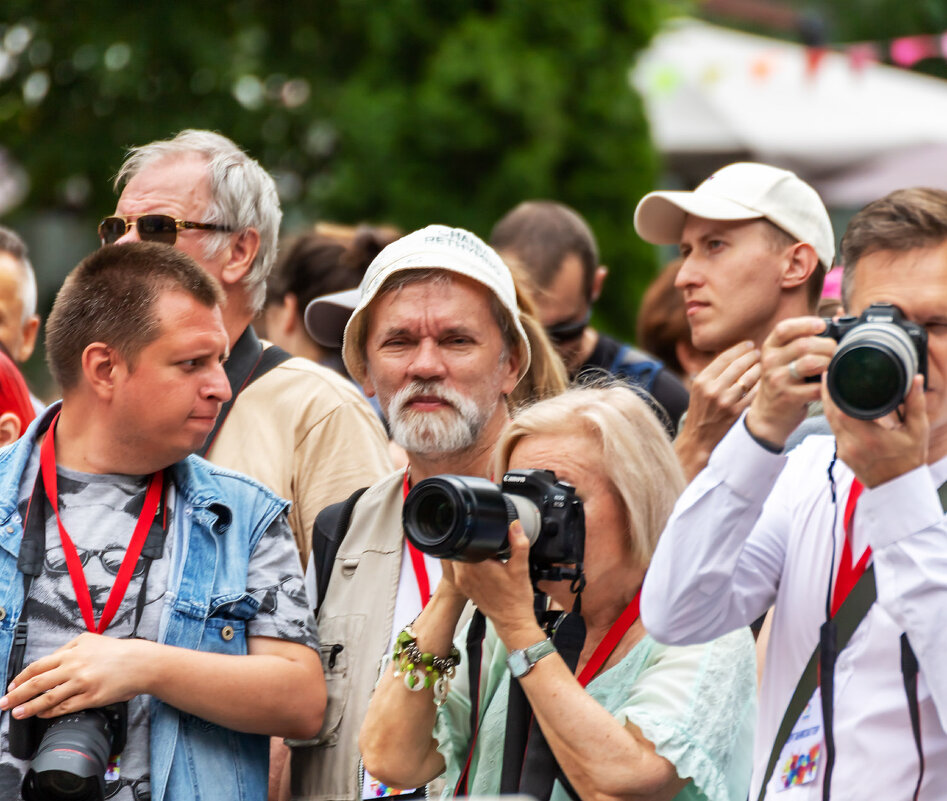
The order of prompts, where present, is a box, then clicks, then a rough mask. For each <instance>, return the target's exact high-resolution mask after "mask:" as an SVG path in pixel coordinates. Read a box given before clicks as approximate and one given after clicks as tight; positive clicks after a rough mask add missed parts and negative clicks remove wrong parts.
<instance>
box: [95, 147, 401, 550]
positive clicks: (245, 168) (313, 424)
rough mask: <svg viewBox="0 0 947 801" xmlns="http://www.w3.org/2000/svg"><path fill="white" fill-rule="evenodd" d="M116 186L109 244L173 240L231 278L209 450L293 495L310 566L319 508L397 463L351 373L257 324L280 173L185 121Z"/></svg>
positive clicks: (140, 154)
mask: <svg viewBox="0 0 947 801" xmlns="http://www.w3.org/2000/svg"><path fill="white" fill-rule="evenodd" d="M115 188H116V190H119V189H121V196H120V197H119V200H118V204H117V206H116V209H115V215H114V216H112V217H106V218H105V219H104V220H102V222H101V223H100V225H99V236H100V238H101V240H102V243H103V245H109V244H113V243H115V242H128V241H135V240H139V239H144V240H149V241H156V242H163V243H165V244H168V245H173V246H174V247H176V248H178V249H179V250H182V251H184V252H185V253H187V254H188V255H190V256H191V257H192V258H194V260H195V261H197V263H198V264H200V265H201V267H203V268H204V269H205V270H206V271H207V272H208V273H210V274H211V275H212V276H214V278H216V279H217V280H218V281H219V282H220V284H221V286H222V287H223V289H224V293H225V296H226V304H225V306H224V308H223V314H224V326H225V328H226V330H227V335H228V336H229V338H230V343H231V356H230V359H229V360H228V362H227V364H226V366H225V369H226V371H227V377H228V379H229V380H230V385H231V391H232V393H233V396H234V398H233V400H232V401H231V402H230V404H225V405H224V407H223V409H222V410H221V413H220V416H219V417H218V419H217V426H216V427H215V429H214V431H212V432H211V434H210V436H209V437H208V439H207V441H206V442H205V444H204V448H203V450H202V451H201V455H205V456H206V457H207V458H208V459H209V460H210V461H212V462H214V463H215V464H218V465H221V466H223V467H228V468H230V469H233V470H238V471H240V472H241V473H246V474H247V475H249V476H251V477H253V478H255V479H257V480H258V481H261V482H262V483H263V484H265V485H267V486H268V487H270V488H271V489H272V490H274V491H275V492H276V493H277V494H279V495H281V496H282V497H284V498H287V499H288V500H290V501H292V508H291V510H290V516H289V520H290V526H291V528H292V530H293V535H294V536H295V538H296V544H297V547H298V548H299V552H300V557H301V559H302V560H303V563H305V561H306V559H307V557H308V551H309V542H310V532H311V530H312V523H313V520H314V519H315V516H316V513H317V512H318V511H319V510H320V509H322V508H323V507H324V506H326V505H328V504H330V503H332V502H334V501H337V500H340V499H342V498H345V497H346V496H347V495H348V494H349V493H350V492H352V490H353V489H355V488H356V487H359V486H363V485H364V484H366V483H367V482H371V481H374V480H376V479H378V478H379V477H380V476H382V475H384V474H385V473H386V472H387V471H388V469H389V467H390V461H389V458H388V451H387V439H386V437H385V434H384V431H383V430H382V428H381V425H380V423H379V422H378V420H377V418H376V417H375V414H374V413H373V412H372V410H371V408H370V407H369V406H368V404H367V403H365V401H364V399H363V398H362V397H361V396H360V395H359V393H358V392H357V391H356V390H355V389H354V388H353V387H352V386H351V384H350V382H348V381H346V380H345V379H343V378H340V377H339V376H337V375H336V374H334V373H333V372H332V371H330V370H327V369H325V368H323V367H320V366H318V365H315V364H314V363H312V362H310V361H309V360H306V359H300V358H293V359H291V358H289V357H288V354H285V353H284V352H282V351H280V349H279V348H275V347H272V346H268V343H261V342H260V341H259V340H258V339H257V338H256V335H255V334H254V332H253V329H252V327H251V326H250V322H251V320H252V319H253V318H254V316H255V315H256V313H257V312H258V311H259V310H260V309H261V308H262V306H263V302H264V299H265V294H266V278H267V275H268V274H269V272H270V270H271V269H272V267H273V264H274V263H275V260H276V250H277V236H278V233H279V225H280V218H281V217H282V212H281V210H280V205H279V198H278V196H277V193H276V185H275V183H274V181H273V179H272V177H271V176H270V175H269V174H268V173H267V172H266V171H265V170H264V169H263V168H262V167H261V166H260V164H259V163H257V162H256V161H255V160H253V159H252V158H250V157H249V156H248V155H247V154H246V153H244V152H243V151H242V150H241V149H240V148H239V147H237V145H236V144H234V143H233V142H232V141H231V140H229V139H227V138H226V137H224V136H221V135H220V134H217V133H213V132H211V131H199V130H185V131H182V132H181V133H179V134H178V135H177V136H175V137H173V138H172V139H168V140H164V141H158V142H151V143H150V144H147V145H142V146H140V147H135V148H132V149H131V150H130V151H129V153H128V156H127V158H126V159H125V163H124V164H123V165H122V167H121V169H120V170H119V172H118V175H117V177H116V179H115Z"/></svg>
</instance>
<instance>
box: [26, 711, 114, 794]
mask: <svg viewBox="0 0 947 801" xmlns="http://www.w3.org/2000/svg"><path fill="white" fill-rule="evenodd" d="M112 734H113V733H112V729H111V727H110V726H109V723H108V720H107V718H106V716H105V714H104V713H102V712H100V711H99V710H95V709H90V710H85V711H83V712H78V713H76V714H73V715H64V716H63V717H62V718H60V719H59V720H57V721H56V722H55V723H53V724H52V725H51V726H50V727H49V728H48V729H47V730H46V733H45V734H44V735H43V739H42V741H41V742H40V744H39V748H37V750H36V756H35V757H33V761H32V763H31V765H30V769H29V771H27V774H26V777H25V779H24V780H23V798H24V799H26V801H60V800H61V801H97V799H101V798H102V797H103V796H104V793H105V778H104V777H105V770H106V768H107V767H108V760H109V756H110V754H111V749H112Z"/></svg>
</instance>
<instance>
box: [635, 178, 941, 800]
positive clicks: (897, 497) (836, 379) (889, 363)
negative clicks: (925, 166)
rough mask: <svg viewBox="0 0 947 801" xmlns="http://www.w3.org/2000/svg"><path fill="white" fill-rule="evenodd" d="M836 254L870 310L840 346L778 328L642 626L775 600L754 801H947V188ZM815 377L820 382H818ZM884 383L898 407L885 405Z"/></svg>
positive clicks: (722, 623) (820, 333) (874, 207)
mask: <svg viewBox="0 0 947 801" xmlns="http://www.w3.org/2000/svg"><path fill="white" fill-rule="evenodd" d="M842 256H843V261H844V264H845V276H844V279H843V298H842V299H843V303H844V305H845V308H846V309H847V310H848V311H849V312H850V313H852V314H853V315H862V316H861V317H860V319H858V320H857V321H852V320H847V321H844V322H840V323H839V324H836V325H831V326H829V327H830V329H832V330H830V331H829V333H830V336H825V333H826V328H827V325H826V322H825V321H823V320H820V319H818V318H814V317H802V318H797V319H790V320H784V321H783V322H781V323H779V324H778V325H777V326H776V327H775V329H774V330H773V331H772V333H770V335H769V336H768V337H767V339H766V341H765V343H764V345H763V349H762V356H761V361H760V363H761V367H762V374H761V377H760V381H759V386H758V391H757V392H756V394H755V396H754V398H753V401H752V403H751V404H750V407H749V409H748V411H747V412H746V414H745V415H744V416H743V417H742V419H741V420H740V422H738V424H737V425H735V426H734V427H733V428H732V429H731V430H730V431H729V433H728V434H727V435H726V436H725V437H724V439H723V440H722V441H721V442H720V444H719V445H718V446H717V448H716V449H715V450H714V452H713V455H712V456H711V458H710V461H709V464H708V466H707V468H706V469H705V470H704V471H703V472H702V473H701V474H700V475H699V476H698V477H697V478H696V479H695V480H694V482H693V483H692V484H691V485H690V486H689V487H688V488H687V490H686V491H685V493H684V495H683V496H682V497H681V499H680V501H679V502H678V505H677V508H676V509H675V513H674V515H673V516H672V518H671V521H670V522H669V524H668V527H667V528H666V530H665V532H664V534H663V535H662V539H661V541H660V543H659V545H658V549H657V552H656V554H655V557H654V559H653V561H652V563H651V568H650V570H649V573H648V576H647V578H646V580H645V585H644V593H643V597H642V618H643V619H644V622H645V625H646V626H647V627H648V630H649V631H650V632H651V633H652V634H653V635H654V636H655V637H656V638H657V639H659V640H663V641H665V642H671V643H691V642H696V641H705V640H708V639H710V638H713V637H717V636H719V635H720V634H722V633H723V632H725V631H729V630H731V629H734V628H737V627H739V626H743V625H746V624H748V623H749V622H750V621H752V620H754V619H755V618H756V617H757V616H758V615H760V614H761V613H762V612H763V611H765V610H766V609H767V608H768V607H769V606H771V605H772V604H774V603H775V608H776V612H775V616H774V618H773V629H772V634H771V639H770V643H769V652H768V654H767V659H766V668H765V673H764V676H763V683H762V688H761V698H760V717H759V723H758V727H757V737H756V748H755V759H754V763H755V769H754V777H753V789H752V791H751V798H753V799H757V798H760V799H761V798H763V797H764V795H765V797H767V798H774V797H780V798H785V799H787V801H799V800H800V799H806V800H807V801H808V800H809V799H817V798H823V799H826V798H829V797H835V798H885V799H895V798H897V799H905V798H911V797H913V798H915V799H941V798H944V797H947V733H945V728H947V726H945V724H947V673H945V671H944V670H943V663H944V658H945V656H947V634H945V630H944V626H943V618H944V615H945V613H947V561H945V556H944V554H945V549H944V543H945V542H947V539H945V535H947V520H945V517H944V501H945V499H947V491H945V490H947V487H945V481H947V385H945V381H947V311H945V310H947V270H945V266H944V265H945V264H947V192H943V191H939V190H931V189H910V190H902V191H898V192H894V193H892V194H891V195H889V196H887V197H885V198H882V199H881V200H878V201H876V202H874V203H872V204H870V205H868V206H867V207H866V208H865V209H863V210H862V211H861V212H859V213H858V214H857V215H856V216H855V217H854V219H853V220H852V222H851V224H850V225H849V228H848V230H847V232H846V234H845V237H844V238H843V240H842ZM881 304H893V305H894V306H895V307H897V309H898V310H899V312H903V315H904V318H905V321H902V320H900V319H899V314H898V313H894V312H893V310H892V309H891V308H890V307H888V306H885V305H881ZM866 312H867V313H866ZM912 324H913V325H912ZM915 325H916V326H919V327H920V329H923V332H921V331H920V330H919V329H917V328H915ZM831 335H837V336H839V337H840V340H841V341H840V343H839V344H838V345H837V344H836V342H835V341H834V338H833V336H831ZM925 338H926V354H925V352H924V341H923V340H924V339H925ZM855 345H857V346H858V348H857V350H856V349H855V347H854V346H855ZM852 354H855V355H854V357H853V356H852ZM847 359H853V361H854V362H855V363H856V364H857V369H856V370H854V371H850V370H848V369H847V366H846V365H845V361H846V360H847ZM925 362H926V365H925ZM827 368H828V369H827ZM826 370H827V372H826ZM823 372H826V376H825V378H824V379H823V382H822V385H821V386H820V384H818V383H815V382H813V381H811V380H807V379H811V378H812V377H818V376H820V375H821V374H822V373H823ZM885 375H889V376H892V377H894V379H895V380H894V381H892V382H891V384H890V385H888V386H887V387H886V386H885V384H884V383H883V381H882V380H881V378H882V377H883V376H885ZM865 376H869V380H867V381H865V383H864V384H863V385H862V386H863V387H864V389H863V390H862V395H863V397H862V398H861V400H862V401H863V402H860V397H859V390H858V383H857V382H859V381H861V380H862V379H863V378H864V377H865ZM853 382H856V383H853ZM884 390H886V391H887V392H889V393H890V392H894V393H895V395H894V396H893V403H891V404H888V403H883V402H882V403H879V399H881V400H884V399H883V398H881V395H884V394H885V391H884ZM875 395H876V396H877V397H871V396H875ZM819 398H821V400H822V401H823V403H824V406H825V413H826V417H827V419H828V421H829V423H830V425H831V427H832V431H833V433H834V435H835V437H834V439H830V438H827V437H811V438H809V439H807V440H806V441H805V442H804V443H803V444H802V445H800V446H799V447H798V448H797V449H796V450H794V451H793V452H792V453H791V454H789V455H788V457H787V456H786V455H785V454H783V453H781V451H782V448H783V446H784V444H785V442H786V439H787V437H788V436H789V434H790V432H791V431H792V430H793V429H794V428H795V427H796V425H798V423H799V421H800V420H801V419H802V417H803V415H804V413H805V406H806V404H807V403H808V402H810V401H813V400H816V399H819ZM836 399H839V400H841V401H842V406H844V407H845V409H846V411H847V412H848V413H847V414H846V413H843V411H842V409H841V408H840V405H839V404H838V403H836ZM899 401H903V402H901V403H899ZM895 404H897V408H896V410H895V411H894V412H892V413H890V414H887V415H883V416H878V415H880V414H882V413H883V411H884V409H885V408H886V406H891V405H895ZM682 554H686V555H687V556H686V558H683V559H682V558H681V555H682ZM775 793H781V795H779V796H776V795H775Z"/></svg>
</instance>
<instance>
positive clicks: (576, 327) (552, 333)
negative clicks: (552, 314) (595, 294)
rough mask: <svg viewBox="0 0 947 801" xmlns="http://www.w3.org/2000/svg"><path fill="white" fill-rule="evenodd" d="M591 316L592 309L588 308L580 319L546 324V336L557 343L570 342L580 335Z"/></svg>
mask: <svg viewBox="0 0 947 801" xmlns="http://www.w3.org/2000/svg"><path fill="white" fill-rule="evenodd" d="M591 318H592V310H591V309H590V310H589V311H588V312H586V314H585V317H583V318H582V319H581V320H570V321H569V322H565V323H556V324H555V325H550V326H547V327H546V336H548V337H549V338H550V339H551V340H552V341H553V342H555V343H556V344H557V345H562V344H564V343H566V342H572V340H574V339H578V338H579V337H580V336H582V334H583V333H584V332H585V329H586V327H587V326H588V324H589V320H590V319H591Z"/></svg>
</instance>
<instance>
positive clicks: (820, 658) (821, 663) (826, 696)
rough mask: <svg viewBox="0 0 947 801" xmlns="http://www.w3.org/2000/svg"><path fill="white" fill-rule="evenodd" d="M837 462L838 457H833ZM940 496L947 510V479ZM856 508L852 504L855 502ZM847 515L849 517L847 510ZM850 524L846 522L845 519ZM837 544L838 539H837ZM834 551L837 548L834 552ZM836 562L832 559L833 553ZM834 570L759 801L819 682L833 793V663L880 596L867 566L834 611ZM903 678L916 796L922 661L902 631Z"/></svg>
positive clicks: (826, 774) (826, 786) (826, 779)
mask: <svg viewBox="0 0 947 801" xmlns="http://www.w3.org/2000/svg"><path fill="white" fill-rule="evenodd" d="M833 464H834V459H833ZM829 478H830V481H831V486H832V496H833V502H834V501H835V486H834V477H833V476H832V473H831V467H830V472H829ZM937 496H938V498H939V499H940V503H941V507H942V508H943V509H944V511H945V512H947V482H945V483H944V484H942V485H941V486H940V487H939V488H938V490H937ZM853 509H854V506H853ZM846 517H848V518H850V515H849V514H848V513H847V514H846ZM845 525H846V527H847V523H846V524H845ZM833 543H834V540H833ZM833 556H834V552H833ZM833 562H834V558H833ZM832 584H833V581H832V575H831V573H830V580H829V589H828V591H827V597H826V610H827V618H828V619H827V620H826V621H825V623H824V624H823V625H822V627H821V628H820V630H819V643H818V644H817V645H816V647H815V650H814V651H813V652H812V655H811V656H810V657H809V661H808V663H807V664H806V666H805V668H804V669H803V672H802V675H801V676H800V678H799V682H798V683H797V685H796V688H795V690H794V692H793V695H792V697H791V698H790V701H789V704H788V706H787V707H786V711H785V713H784V714H783V718H782V721H781V722H780V724H779V729H778V731H777V733H776V738H775V740H774V742H773V747H772V749H771V751H770V755H769V760H768V762H767V765H766V770H765V771H764V773H763V777H762V782H761V783H760V791H759V797H758V801H763V799H764V798H765V796H766V789H767V785H768V784H769V781H770V777H771V776H772V775H773V772H774V770H775V768H776V762H777V760H778V759H779V755H780V753H781V752H782V749H783V746H785V744H786V742H787V741H788V739H789V735H790V734H791V733H792V729H793V726H794V725H795V723H796V721H797V720H798V718H799V716H800V715H801V714H802V712H803V710H804V709H805V707H806V704H807V703H808V701H809V699H810V698H811V697H812V694H813V692H814V691H815V688H816V687H821V701H822V704H821V706H822V725H823V731H824V734H825V766H824V769H823V780H822V798H823V801H829V799H830V798H831V786H832V772H833V769H834V767H835V755H836V749H835V736H834V735H835V730H834V709H833V700H834V694H835V665H836V662H837V660H838V655H839V654H840V653H841V652H842V650H843V649H844V648H845V646H846V645H848V641H849V639H850V638H851V636H852V635H853V634H854V633H855V629H857V628H858V626H859V624H860V623H861V621H862V620H863V619H864V618H865V616H866V615H867V614H868V611H869V609H871V606H872V605H873V604H874V602H875V600H876V599H877V591H878V590H877V585H876V584H875V568H874V565H869V566H868V567H867V569H866V570H865V572H864V573H863V574H862V575H861V577H860V578H859V579H858V581H857V582H856V583H855V586H854V587H853V588H852V590H851V592H849V593H848V595H847V597H845V599H844V601H843V602H842V603H841V605H840V606H839V607H838V609H837V611H836V612H835V613H834V614H832V612H831V596H832V589H833V588H832ZM900 650H901V679H902V683H903V685H904V694H905V697H906V698H907V704H908V714H909V717H910V721H911V733H912V734H913V736H914V745H915V748H916V749H917V756H918V777H917V784H916V785H915V788H914V795H913V798H914V800H915V801H917V798H918V796H919V794H920V791H921V783H922V782H923V780H924V748H923V743H922V741H921V723H920V708H919V706H918V699H917V677H918V672H919V666H918V661H917V656H916V655H915V653H914V649H913V648H912V647H911V643H910V642H909V641H908V636H907V634H905V633H902V634H901V638H900Z"/></svg>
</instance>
